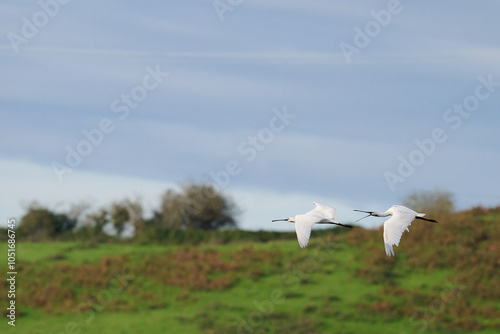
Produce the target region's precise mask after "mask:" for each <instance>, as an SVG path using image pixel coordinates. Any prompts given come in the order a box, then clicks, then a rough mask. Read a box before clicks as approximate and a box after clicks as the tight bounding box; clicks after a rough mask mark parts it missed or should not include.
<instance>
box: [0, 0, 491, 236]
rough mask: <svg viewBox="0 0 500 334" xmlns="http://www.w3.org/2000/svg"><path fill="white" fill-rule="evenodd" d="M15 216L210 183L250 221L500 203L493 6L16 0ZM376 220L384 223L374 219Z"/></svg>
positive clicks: (10, 16)
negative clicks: (419, 200) (446, 200)
mask: <svg viewBox="0 0 500 334" xmlns="http://www.w3.org/2000/svg"><path fill="white" fill-rule="evenodd" d="M0 6H1V11H0V36H1V43H0V57H1V62H0V73H1V80H0V85H1V86H0V88H1V89H0V96H1V98H0V101H1V102H0V115H1V122H0V138H1V141H0V188H1V190H0V214H1V217H3V218H2V220H3V222H2V224H5V223H6V220H7V218H8V217H12V216H13V217H18V218H20V217H21V216H22V214H23V212H24V210H25V209H24V206H25V205H26V204H27V203H29V202H30V201H31V200H37V201H39V202H40V203H42V204H44V205H47V206H49V207H50V208H52V209H54V210H59V209H60V210H63V209H64V207H65V205H67V204H68V203H75V202H78V201H81V200H86V201H90V202H91V203H93V205H94V207H95V208H98V207H99V206H101V205H107V204H109V203H111V201H113V200H120V199H123V198H126V197H134V196H142V198H143V200H144V206H145V207H146V208H149V209H151V208H154V207H155V206H156V205H158V200H159V196H160V194H161V193H162V192H164V191H165V190H166V189H168V188H173V187H177V186H178V184H179V183H182V182H185V181H186V180H196V181H205V182H213V183H214V184H215V185H216V186H217V187H218V188H220V189H221V191H222V192H223V193H224V194H226V195H228V196H231V197H233V198H234V199H235V201H236V202H237V203H238V205H239V207H240V208H241V214H240V216H239V217H238V218H239V222H240V226H241V227H242V228H245V229H259V228H264V229H293V226H289V225H288V224H286V223H284V225H279V226H278V225H274V224H271V223H270V220H271V219H273V218H284V217H287V216H293V215H295V214H298V213H303V212H305V211H308V210H310V209H312V202H313V201H317V202H323V203H324V204H329V205H332V206H335V207H337V209H338V214H339V218H340V220H341V221H349V220H352V219H356V218H357V217H359V215H357V214H356V213H353V212H352V209H354V208H358V209H371V210H376V211H385V209H387V208H388V207H389V206H391V205H393V204H396V203H398V202H400V201H401V200H402V199H403V198H404V197H405V196H407V195H408V194H410V193H412V192H413V191H418V190H432V189H436V188H439V189H443V190H448V191H450V192H452V193H453V194H454V195H455V201H456V204H457V206H458V208H460V209H462V208H468V207H470V206H473V205H485V206H494V205H498V204H500V178H499V170H500V169H499V166H500V150H499V149H500V131H499V130H500V129H499V125H500V113H499V111H500V110H499V106H500V46H499V43H498V31H500V22H499V21H498V13H499V12H500V3H499V2H497V1H459V2H457V1H451V0H449V1H440V2H439V3H436V2H433V1H409V0H406V1H403V0H402V1H400V2H398V1H395V0H391V1H350V2H347V1H327V0H316V1H299V0H241V1H236V0H234V1H228V0H215V1H213V0H203V1H202V0H185V1H148V2H140V1H118V0H115V1H106V2H97V1H76V0H73V1H67V0H65V1H62V0H57V1H56V0H45V1H40V2H38V1H0ZM364 222H366V223H365V224H367V226H373V225H374V224H375V225H377V224H380V223H381V221H380V220H376V219H375V218H372V219H371V220H370V219H366V220H365V221H364Z"/></svg>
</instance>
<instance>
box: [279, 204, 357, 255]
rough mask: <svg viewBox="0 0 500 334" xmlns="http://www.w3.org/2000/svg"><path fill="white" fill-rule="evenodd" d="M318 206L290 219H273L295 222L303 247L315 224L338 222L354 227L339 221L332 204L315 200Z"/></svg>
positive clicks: (307, 241)
mask: <svg viewBox="0 0 500 334" xmlns="http://www.w3.org/2000/svg"><path fill="white" fill-rule="evenodd" d="M313 204H314V205H315V206H316V207H315V208H314V210H311V211H309V212H307V213H304V214H302V215H296V216H295V217H290V218H288V219H277V220H273V221H280V220H282V221H288V222H291V223H295V232H296V233H297V240H298V241H299V245H300V247H301V248H304V247H306V246H307V244H308V243H309V238H310V236H311V229H312V227H313V225H314V224H336V225H341V226H345V227H352V226H349V225H343V224H340V223H339V222H338V218H337V212H336V210H335V208H332V207H331V206H328V205H324V204H320V203H316V202H313Z"/></svg>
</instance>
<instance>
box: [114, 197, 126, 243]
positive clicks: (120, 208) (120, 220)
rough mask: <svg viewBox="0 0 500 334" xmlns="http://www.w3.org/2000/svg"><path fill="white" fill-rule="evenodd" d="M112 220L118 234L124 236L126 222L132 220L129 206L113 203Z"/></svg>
mask: <svg viewBox="0 0 500 334" xmlns="http://www.w3.org/2000/svg"><path fill="white" fill-rule="evenodd" d="M111 220H112V223H113V226H114V227H115V229H116V235H117V236H119V237H120V236H122V234H123V231H124V229H125V224H126V223H127V222H128V221H129V220H130V214H129V212H128V209H127V207H126V206H125V205H123V204H120V203H113V205H112V206H111Z"/></svg>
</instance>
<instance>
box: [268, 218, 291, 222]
mask: <svg viewBox="0 0 500 334" xmlns="http://www.w3.org/2000/svg"><path fill="white" fill-rule="evenodd" d="M271 221H272V222H287V221H288V219H286V218H285V219H274V220H271Z"/></svg>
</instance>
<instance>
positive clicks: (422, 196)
mask: <svg viewBox="0 0 500 334" xmlns="http://www.w3.org/2000/svg"><path fill="white" fill-rule="evenodd" d="M403 205H405V206H407V207H409V208H411V209H413V210H415V211H417V212H423V213H426V214H432V215H440V214H449V213H452V212H453V210H454V207H455V205H454V204H453V194H452V193H450V192H448V191H443V190H439V189H436V190H431V191H417V192H414V193H412V194H410V195H408V196H407V197H406V198H405V199H404V202H403Z"/></svg>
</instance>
